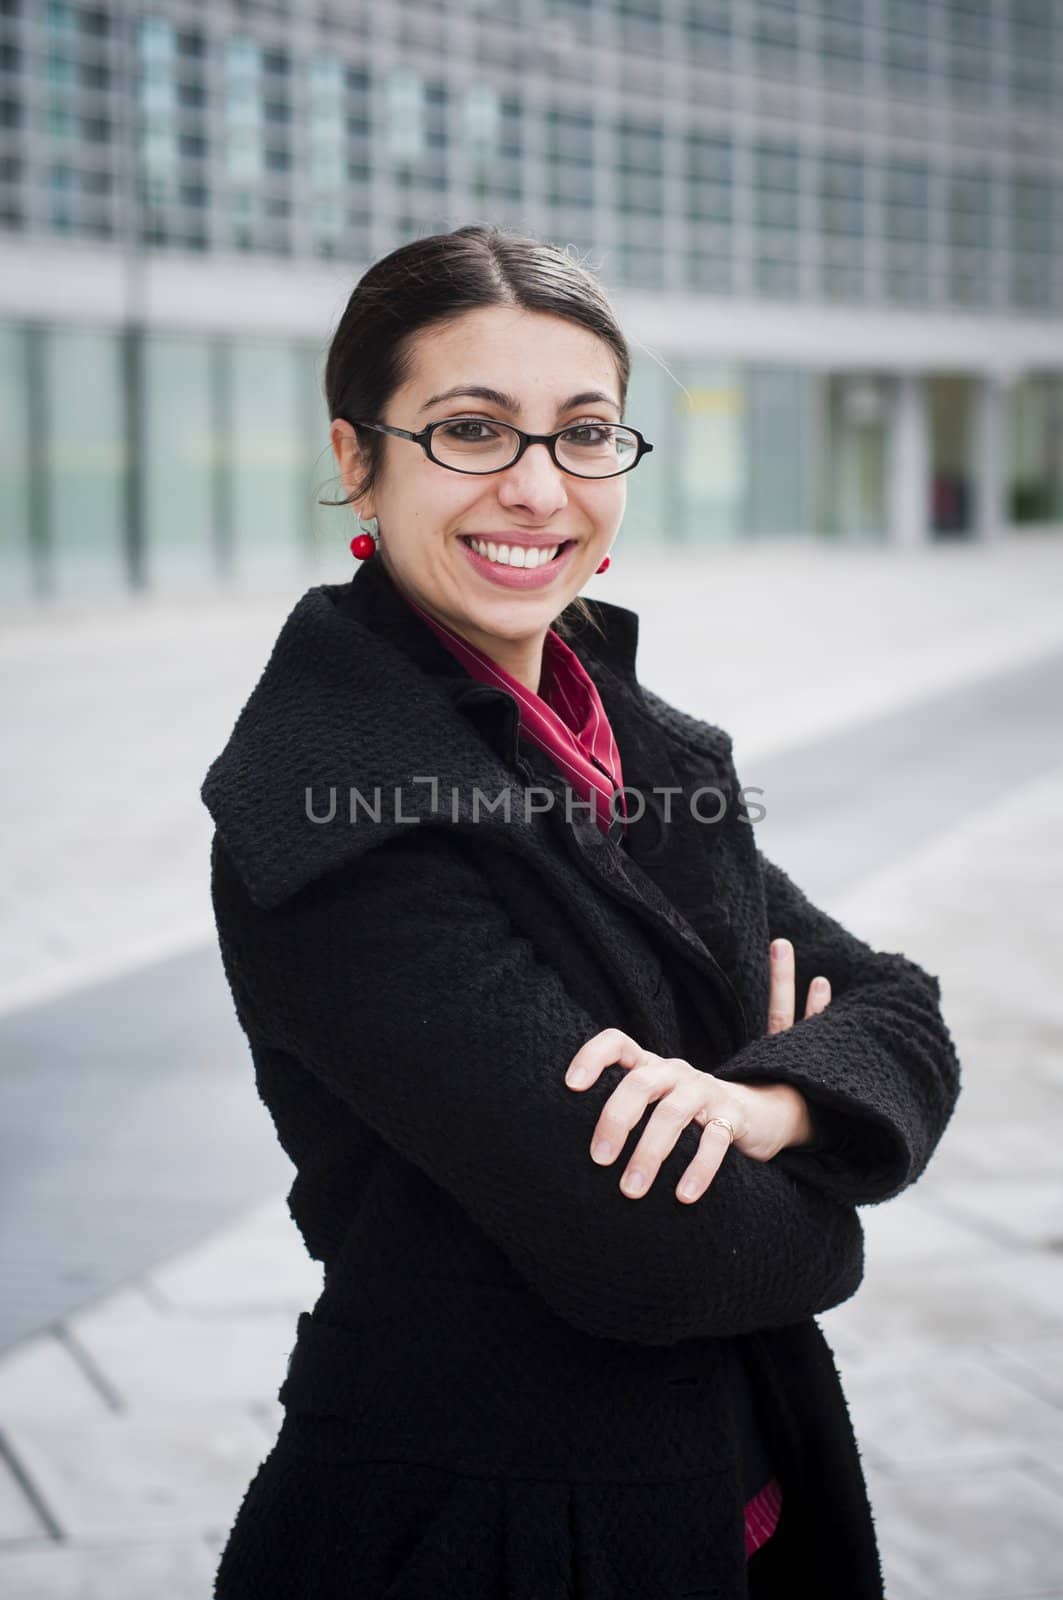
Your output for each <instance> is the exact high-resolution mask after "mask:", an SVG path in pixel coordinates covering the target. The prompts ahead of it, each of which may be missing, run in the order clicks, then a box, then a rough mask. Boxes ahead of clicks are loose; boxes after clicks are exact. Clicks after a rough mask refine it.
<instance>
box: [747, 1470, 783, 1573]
mask: <svg viewBox="0 0 1063 1600" xmlns="http://www.w3.org/2000/svg"><path fill="white" fill-rule="evenodd" d="M781 1512H782V1485H781V1484H780V1483H779V1480H778V1478H769V1479H768V1481H767V1483H766V1484H765V1485H764V1487H763V1489H758V1491H757V1493H756V1494H755V1495H754V1496H753V1498H752V1500H747V1501H746V1560H747V1561H748V1560H749V1558H750V1556H751V1555H752V1554H753V1552H754V1551H755V1550H759V1549H760V1547H761V1545H762V1544H767V1542H768V1540H769V1539H770V1538H771V1536H772V1534H773V1533H774V1532H775V1529H776V1528H777V1527H778V1525H779V1517H780V1515H781Z"/></svg>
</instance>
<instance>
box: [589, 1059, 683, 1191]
mask: <svg viewBox="0 0 1063 1600" xmlns="http://www.w3.org/2000/svg"><path fill="white" fill-rule="evenodd" d="M642 1054H643V1060H642V1061H640V1062H639V1064H638V1065H637V1066H635V1067H632V1069H631V1071H630V1072H629V1073H628V1075H627V1077H626V1078H624V1080H623V1082H622V1083H618V1084H617V1086H616V1088H615V1089H614V1090H613V1092H612V1094H611V1095H610V1096H609V1098H608V1100H607V1101H606V1102H605V1105H604V1106H603V1107H602V1110H601V1115H600V1116H599V1118H598V1121H597V1122H596V1123H595V1126H594V1132H593V1134H592V1135H591V1159H592V1160H594V1161H596V1162H597V1163H598V1165H599V1166H601V1167H607V1166H609V1165H610V1164H611V1163H612V1162H613V1161H614V1160H615V1159H616V1157H617V1156H618V1155H619V1154H620V1151H621V1150H622V1149H623V1148H624V1142H625V1140H626V1139H627V1136H628V1134H629V1133H630V1132H631V1130H632V1128H633V1127H634V1126H635V1125H636V1123H637V1122H638V1121H639V1120H640V1118H641V1117H642V1114H643V1112H644V1111H645V1110H646V1107H647V1106H648V1105H651V1104H652V1103H653V1101H654V1100H660V1099H661V1098H662V1097H663V1096H665V1095H668V1094H669V1093H670V1092H671V1090H673V1089H674V1088H675V1087H676V1085H677V1083H678V1082H679V1079H680V1077H681V1076H682V1075H685V1074H686V1073H687V1072H689V1070H690V1067H689V1063H688V1062H686V1061H680V1060H678V1059H674V1058H667V1059H666V1058H664V1057H662V1056H655V1055H653V1054H651V1052H650V1051H648V1050H645V1051H643V1052H642ZM702 1099H703V1095H702V1096H699V1097H697V1098H696V1099H695V1098H689V1099H688V1104H689V1109H688V1112H687V1121H688V1122H689V1120H690V1118H691V1117H692V1116H693V1114H694V1111H695V1109H696V1107H697V1106H699V1105H700V1104H701V1102H702ZM683 1126H684V1124H680V1127H679V1130H678V1131H677V1132H676V1135H675V1137H676V1138H678V1137H679V1132H681V1131H682V1128H683ZM643 1139H645V1134H644V1135H643ZM674 1142H675V1141H674V1140H673V1143H674ZM642 1143H643V1141H642V1140H640V1141H639V1148H640V1149H641V1148H642ZM669 1148H670V1147H669ZM665 1153H667V1152H665Z"/></svg>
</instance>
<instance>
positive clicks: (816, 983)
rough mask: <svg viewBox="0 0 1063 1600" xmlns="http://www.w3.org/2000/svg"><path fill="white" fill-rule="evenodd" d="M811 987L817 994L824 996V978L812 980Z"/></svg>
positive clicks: (825, 985)
mask: <svg viewBox="0 0 1063 1600" xmlns="http://www.w3.org/2000/svg"><path fill="white" fill-rule="evenodd" d="M812 987H813V989H815V991H816V993H817V994H825V993H826V989H827V980H826V978H814V979H813V981H812Z"/></svg>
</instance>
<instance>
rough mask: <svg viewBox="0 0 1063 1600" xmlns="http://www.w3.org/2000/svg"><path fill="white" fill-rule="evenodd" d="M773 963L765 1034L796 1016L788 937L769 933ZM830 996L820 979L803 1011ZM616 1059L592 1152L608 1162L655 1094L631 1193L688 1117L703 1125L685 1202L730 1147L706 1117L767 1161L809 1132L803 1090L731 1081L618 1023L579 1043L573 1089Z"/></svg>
mask: <svg viewBox="0 0 1063 1600" xmlns="http://www.w3.org/2000/svg"><path fill="white" fill-rule="evenodd" d="M776 951H778V953H776ZM771 968H772V974H771V986H770V995H769V1004H768V1032H769V1033H779V1032H781V1031H782V1030H783V1029H785V1028H788V1027H792V1025H793V1020H794V961H793V946H792V945H791V944H790V942H789V940H776V941H775V944H774V946H773V948H772V961H771ZM821 985H822V986H821ZM829 1002H830V985H829V983H828V982H827V980H826V979H822V980H818V979H817V980H816V981H815V982H814V983H813V984H812V985H811V986H810V989H809V995H808V1003H807V1005H806V1008H805V1016H806V1017H808V1016H812V1015H814V1014H815V1013H816V1012H818V1011H822V1010H823V1009H824V1008H825V1007H826V1006H827V1005H828V1004H829ZM614 1065H618V1066H622V1067H625V1068H627V1069H628V1072H627V1077H626V1078H625V1079H624V1080H623V1082H622V1083H620V1084H618V1085H617V1087H616V1088H615V1089H614V1090H613V1093H612V1094H611V1095H610V1096H609V1099H608V1100H607V1101H606V1103H605V1105H604V1106H603V1107H602V1113H601V1116H600V1117H599V1118H598V1121H597V1123H596V1125H595V1129H594V1135H593V1137H592V1140H591V1156H592V1159H593V1160H595V1161H597V1162H598V1163H599V1165H602V1166H609V1165H611V1164H612V1162H613V1160H614V1159H615V1157H616V1156H617V1155H618V1154H619V1153H620V1151H621V1150H622V1149H623V1146H624V1141H625V1140H626V1138H627V1136H628V1134H629V1133H630V1132H631V1130H632V1128H633V1127H634V1126H635V1125H636V1123H637V1122H638V1121H639V1120H640V1118H641V1117H642V1115H643V1113H644V1112H645V1110H646V1108H647V1106H648V1105H650V1104H651V1102H653V1101H655V1100H656V1101H659V1102H660V1103H659V1104H658V1106H657V1109H656V1110H655V1111H654V1113H653V1114H652V1116H651V1117H650V1120H649V1122H648V1123H647V1124H646V1127H645V1128H644V1129H643V1132H642V1135H641V1137H640V1139H639V1141H638V1144H637V1145H636V1146H635V1150H634V1152H633V1154H632V1157H631V1161H630V1162H629V1163H628V1166H627V1168H626V1170H625V1172H624V1175H623V1177H622V1178H621V1180H620V1187H621V1189H622V1191H623V1192H624V1193H625V1194H626V1195H628V1196H629V1197H630V1198H632V1199H634V1198H637V1197H638V1196H639V1195H642V1194H646V1193H647V1192H648V1191H649V1189H650V1187H651V1186H652V1184H653V1182H654V1180H655V1178H656V1177H657V1174H658V1172H659V1171H660V1168H661V1163H662V1162H663V1161H664V1159H665V1157H666V1156H668V1155H669V1154H670V1153H671V1151H672V1150H673V1149H674V1147H675V1144H676V1142H677V1140H678V1138H679V1135H680V1134H681V1133H682V1131H683V1129H684V1128H685V1127H686V1126H687V1124H688V1123H691V1122H696V1123H698V1124H699V1126H701V1127H703V1128H704V1129H705V1131H704V1133H703V1135H702V1138H701V1143H700V1145H699V1146H698V1151H697V1154H696V1155H695V1157H694V1159H693V1161H691V1163H690V1165H689V1166H688V1167H687V1168H686V1170H685V1172H684V1173H683V1175H682V1177H681V1179H680V1181H679V1184H678V1186H677V1189H676V1198H677V1199H679V1200H682V1201H683V1202H684V1203H686V1204H690V1203H692V1202H693V1201H694V1200H697V1199H700V1197H701V1195H702V1194H704V1192H705V1190H706V1189H707V1188H708V1187H709V1185H710V1184H711V1183H712V1180H713V1179H714V1178H715V1176H716V1174H717V1172H718V1171H719V1169H720V1165H721V1163H722V1161H723V1158H724V1156H725V1155H726V1154H727V1151H728V1150H729V1149H730V1144H731V1141H730V1139H729V1137H728V1133H727V1129H726V1128H723V1127H721V1126H720V1124H719V1123H717V1122H712V1123H710V1122H709V1118H710V1117H725V1118H726V1119H727V1121H728V1122H730V1123H731V1125H732V1127H733V1128H734V1142H735V1144H737V1145H738V1147H739V1149H740V1150H741V1151H742V1152H743V1154H744V1155H748V1156H750V1157H752V1158H753V1160H755V1161H770V1160H771V1159H772V1157H773V1156H776V1155H778V1153H779V1151H780V1150H783V1149H786V1148H787V1147H788V1146H789V1145H791V1144H794V1143H798V1142H801V1141H802V1140H803V1139H808V1138H810V1137H811V1122H810V1120H809V1116H808V1109H807V1106H806V1105H805V1101H804V1096H803V1095H801V1093H800V1091H799V1090H797V1089H794V1088H793V1087H792V1086H791V1085H789V1084H781V1083H780V1084H774V1083H768V1084H744V1083H728V1082H727V1081H726V1080H725V1079H722V1078H717V1077H715V1076H714V1075H713V1074H712V1073H709V1072H701V1071H699V1070H698V1068H696V1067H693V1066H691V1064H690V1062H689V1061H684V1060H682V1059H681V1058H680V1057H678V1056H659V1055H656V1054H655V1053H654V1052H653V1051H652V1050H644V1049H643V1048H642V1046H641V1045H640V1044H639V1043H638V1042H637V1041H636V1040H635V1039H632V1038H631V1037H630V1035H629V1034H626V1033H623V1032H622V1031H621V1030H620V1029H619V1028H604V1029H603V1030H602V1031H601V1033H596V1034H595V1035H594V1037H593V1038H591V1039H588V1040H587V1042H586V1043H585V1044H583V1045H581V1046H580V1048H579V1050H577V1052H576V1054H575V1055H574V1056H573V1057H572V1060H571V1061H570V1062H569V1066H568V1070H567V1072H566V1074H565V1082H566V1083H567V1084H568V1086H569V1088H572V1089H589V1088H590V1087H591V1085H592V1084H593V1083H595V1082H596V1081H597V1079H598V1078H599V1076H600V1075H601V1073H602V1072H603V1071H604V1069H605V1068H606V1067H607V1066H614Z"/></svg>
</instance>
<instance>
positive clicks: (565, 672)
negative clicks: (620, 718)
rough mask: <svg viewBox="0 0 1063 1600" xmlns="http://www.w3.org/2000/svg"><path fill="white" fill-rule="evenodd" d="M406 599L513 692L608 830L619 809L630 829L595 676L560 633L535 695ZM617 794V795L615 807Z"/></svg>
mask: <svg viewBox="0 0 1063 1600" xmlns="http://www.w3.org/2000/svg"><path fill="white" fill-rule="evenodd" d="M404 598H405V600H406V602H407V604H408V605H410V606H412V607H413V609H414V610H415V611H416V612H417V614H418V616H419V617H421V618H422V619H423V621H425V622H427V624H428V626H429V627H430V628H431V629H432V630H433V632H434V633H435V634H436V635H437V637H438V638H439V639H441V640H442V642H443V644H445V645H446V647H447V649H448V650H450V651H451V653H452V654H453V655H455V656H457V658H458V660H459V661H460V662H461V663H462V665H463V666H464V667H466V668H467V670H468V672H469V673H470V674H471V676H472V677H474V678H478V679H479V680H480V682H481V683H493V684H495V685H496V686H497V687H499V688H502V689H507V690H508V691H509V693H510V694H511V695H512V696H513V698H514V699H515V700H516V702H517V705H518V707H519V708H520V731H521V734H522V736H523V737H524V738H526V739H530V740H531V741H532V743H533V744H537V745H538V746H539V748H540V749H541V750H545V751H546V753H547V754H548V755H549V756H550V757H551V758H552V759H553V761H554V762H555V763H556V764H557V766H558V767H559V768H560V770H561V772H562V773H563V775H564V777H565V780H566V781H567V782H568V784H569V785H570V786H571V787H572V788H573V789H574V790H575V791H576V793H577V794H578V795H579V797H580V799H582V800H593V803H594V806H595V818H596V821H597V823H598V826H599V827H600V828H601V830H602V832H603V833H608V832H609V831H610V824H611V823H612V821H613V816H614V813H615V816H616V817H617V818H619V819H621V824H622V829H623V831H624V832H626V830H627V800H626V796H625V794H624V790H623V783H624V779H623V776H622V773H621V769H620V751H619V750H618V749H617V747H616V740H615V739H614V738H613V730H612V728H611V727H610V726H609V719H608V717H607V716H606V714H605V707H604V706H603V705H602V702H601V698H600V696H599V694H598V690H597V687H596V686H595V683H594V680H593V678H591V677H590V675H589V673H588V672H587V669H586V668H585V667H584V665H583V663H582V661H581V660H580V659H579V657H578V656H577V654H576V652H575V651H574V650H572V649H570V647H569V646H568V645H567V644H566V643H565V641H564V640H563V639H562V638H561V636H560V634H558V633H555V632H554V630H553V628H550V629H549V630H548V631H547V635H546V640H545V642H544V644H543V670H542V677H541V679H540V688H541V689H542V691H543V692H542V694H533V692H532V691H531V690H530V689H528V688H525V686H524V684H523V683H521V682H520V681H519V680H518V679H517V678H514V677H513V676H512V674H511V673H509V672H507V671H506V670H505V668H504V667H500V666H499V665H498V662H497V661H493V660H492V659H491V657H490V656H489V655H487V654H486V653H485V652H484V651H483V650H479V649H477V648H476V646H475V645H472V644H470V643H469V641H468V640H467V639H463V638H461V636H460V635H459V634H456V633H455V632H454V631H453V629H452V628H448V627H446V625H445V624H444V623H442V622H439V621H437V620H436V618H435V617H431V616H429V614H428V612H427V611H425V610H424V609H423V608H422V607H421V606H419V605H417V604H416V602H415V601H413V600H411V599H410V597H409V595H405V596H404ZM614 794H616V795H617V798H616V801H615V804H614V805H613V809H612V810H610V804H611V802H612V797H613V795H614Z"/></svg>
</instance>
